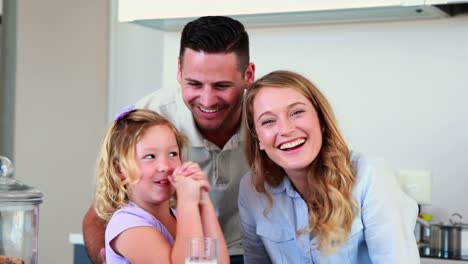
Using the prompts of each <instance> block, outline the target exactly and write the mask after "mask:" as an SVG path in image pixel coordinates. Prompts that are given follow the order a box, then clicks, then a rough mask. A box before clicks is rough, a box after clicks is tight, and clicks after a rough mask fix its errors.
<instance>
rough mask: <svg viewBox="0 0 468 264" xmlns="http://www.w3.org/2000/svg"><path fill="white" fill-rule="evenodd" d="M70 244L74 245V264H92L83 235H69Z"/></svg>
mask: <svg viewBox="0 0 468 264" xmlns="http://www.w3.org/2000/svg"><path fill="white" fill-rule="evenodd" d="M68 242H70V244H72V245H73V264H91V261H90V260H89V258H88V254H87V253H86V248H85V246H84V240H83V235H82V234H81V233H74V234H69V235H68Z"/></svg>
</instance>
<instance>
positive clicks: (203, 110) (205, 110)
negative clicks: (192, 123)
mask: <svg viewBox="0 0 468 264" xmlns="http://www.w3.org/2000/svg"><path fill="white" fill-rule="evenodd" d="M199 108H200V110H202V112H205V113H215V112H218V110H219V109H217V108H215V109H207V108H203V107H199Z"/></svg>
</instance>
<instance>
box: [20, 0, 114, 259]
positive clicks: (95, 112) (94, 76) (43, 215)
mask: <svg viewBox="0 0 468 264" xmlns="http://www.w3.org/2000/svg"><path fill="white" fill-rule="evenodd" d="M17 18H18V21H17V37H18V39H17V71H16V84H17V86H16V102H15V114H16V117H15V121H16V124H15V144H14V145H15V160H16V164H15V165H16V177H17V178H18V179H19V180H21V181H23V182H26V183H27V184H29V185H32V186H35V187H37V188H39V189H40V190H41V191H42V192H43V193H44V203H43V204H41V205H40V230H39V263H44V264H46V263H72V259H73V257H72V245H71V244H70V243H68V235H69V233H78V232H81V222H82V219H83V216H84V214H85V212H86V210H87V209H88V207H89V205H90V203H91V199H92V195H93V186H94V167H95V163H96V162H95V161H96V157H97V152H98V148H99V144H100V141H101V138H102V136H103V134H104V131H105V128H106V127H107V124H106V113H107V85H108V84H107V76H108V36H109V3H108V1H94V0H82V1H75V0H44V1H18V15H17Z"/></svg>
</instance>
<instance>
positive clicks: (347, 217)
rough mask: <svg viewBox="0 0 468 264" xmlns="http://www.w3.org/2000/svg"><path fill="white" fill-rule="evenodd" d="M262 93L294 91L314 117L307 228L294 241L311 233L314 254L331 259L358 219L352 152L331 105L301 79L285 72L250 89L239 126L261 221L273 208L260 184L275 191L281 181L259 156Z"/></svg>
mask: <svg viewBox="0 0 468 264" xmlns="http://www.w3.org/2000/svg"><path fill="white" fill-rule="evenodd" d="M262 87H277V88H284V89H293V90H295V91H297V92H299V93H301V94H302V95H303V96H304V97H306V98H307V99H308V100H309V101H310V102H311V103H312V105H313V107H314V108H315V110H316V111H317V114H318V117H319V122H320V126H321V129H322V138H323V142H322V147H321V149H320V151H319V153H318V155H317V157H316V159H315V160H314V161H313V162H312V164H311V166H310V169H309V171H308V175H307V185H308V186H307V187H308V189H309V190H310V194H309V196H308V197H303V199H304V200H305V202H306V203H307V205H308V208H309V227H308V228H306V229H305V230H301V231H299V232H298V235H301V234H305V233H310V232H312V233H313V234H314V235H315V236H316V237H317V239H318V249H319V250H324V251H325V252H327V253H333V252H334V251H335V250H336V249H337V248H338V247H339V246H341V245H342V244H343V243H344V242H345V241H346V238H347V236H348V234H349V232H350V231H351V226H352V222H353V219H354V216H355V214H356V213H357V203H356V201H354V199H353V197H352V189H353V186H354V182H355V176H354V174H353V170H352V167H351V152H350V150H349V148H348V146H347V144H346V143H345V141H344V139H343V137H342V135H341V133H340V131H339V129H338V125H337V121H336V118H335V116H334V114H333V111H332V108H331V105H330V104H329V102H328V101H327V99H326V98H325V96H324V95H323V94H322V93H321V92H320V91H319V89H318V88H317V87H316V86H315V85H314V84H313V83H312V82H310V81H309V80H307V79H306V78H304V77H303V76H301V75H299V74H297V73H294V72H290V71H274V72H271V73H269V74H267V75H265V76H263V77H261V78H260V79H258V80H257V81H256V82H254V83H253V84H252V87H250V88H249V89H248V90H247V93H246V96H245V101H244V113H243V121H244V125H245V126H246V129H244V138H245V139H246V142H245V153H246V157H247V162H248V164H249V166H250V168H251V171H252V173H253V176H254V177H253V184H254V186H255V189H256V190H257V191H258V192H259V193H262V194H264V195H265V196H266V197H267V198H268V201H269V204H270V205H269V207H268V208H266V209H265V215H266V214H267V213H268V212H269V210H271V207H272V206H273V200H272V196H271V194H270V193H268V191H266V189H265V183H266V184H268V185H270V186H272V187H277V186H278V185H280V184H281V183H282V181H283V179H284V177H285V176H286V173H285V171H284V170H283V168H281V167H280V166H279V165H277V164H276V163H275V162H273V161H272V160H271V159H270V158H269V157H268V155H267V154H266V153H265V152H264V151H262V150H260V148H259V141H258V137H257V133H256V131H255V125H254V120H253V118H254V115H253V101H254V100H255V96H256V95H257V93H258V92H259V91H260V89H262Z"/></svg>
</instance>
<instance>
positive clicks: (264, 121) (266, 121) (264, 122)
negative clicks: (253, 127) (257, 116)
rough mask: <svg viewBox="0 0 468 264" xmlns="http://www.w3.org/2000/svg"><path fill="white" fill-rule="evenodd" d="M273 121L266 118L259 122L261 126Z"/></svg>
mask: <svg viewBox="0 0 468 264" xmlns="http://www.w3.org/2000/svg"><path fill="white" fill-rule="evenodd" d="M273 122H274V120H273V119H267V120H263V121H262V122H261V124H262V126H264V125H268V124H271V123H273Z"/></svg>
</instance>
